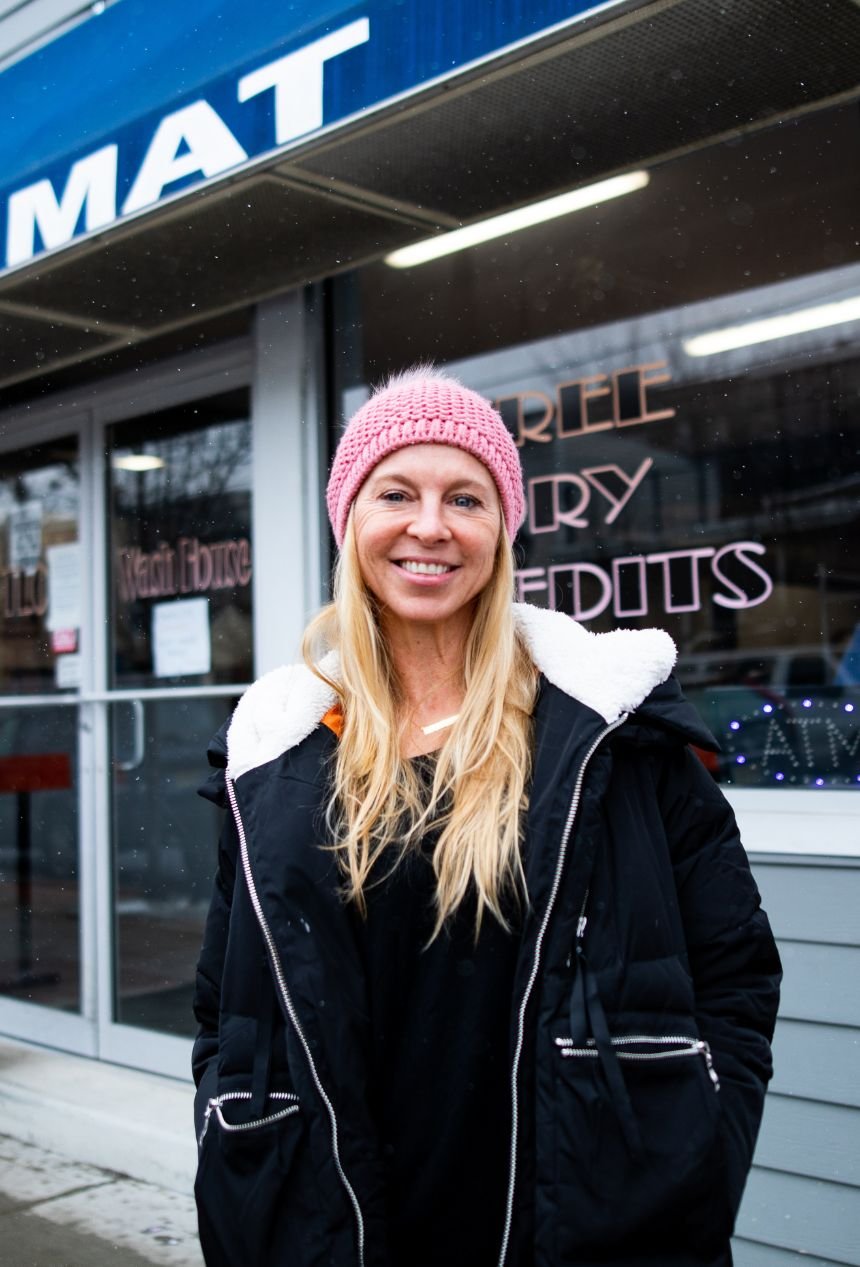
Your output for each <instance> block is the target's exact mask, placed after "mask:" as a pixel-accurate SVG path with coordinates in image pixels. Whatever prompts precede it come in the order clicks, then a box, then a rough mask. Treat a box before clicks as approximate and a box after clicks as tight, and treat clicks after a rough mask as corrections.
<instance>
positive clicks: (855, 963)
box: [779, 930, 860, 1025]
mask: <svg viewBox="0 0 860 1267" xmlns="http://www.w3.org/2000/svg"><path fill="white" fill-rule="evenodd" d="M823 939H824V930H822V940H823ZM779 953H780V955H781V956H782V964H783V968H784V970H785V977H784V980H783V983H782V1001H781V1003H780V1008H779V1014H780V1016H781V1017H784V1018H785V1019H786V1020H794V1021H801V1020H802V1021H822V1022H824V1023H826V1024H828V1025H857V1024H858V1023H860V949H858V948H856V947H853V946H821V945H815V944H814V943H811V942H785V941H781V942H780V945H779Z"/></svg>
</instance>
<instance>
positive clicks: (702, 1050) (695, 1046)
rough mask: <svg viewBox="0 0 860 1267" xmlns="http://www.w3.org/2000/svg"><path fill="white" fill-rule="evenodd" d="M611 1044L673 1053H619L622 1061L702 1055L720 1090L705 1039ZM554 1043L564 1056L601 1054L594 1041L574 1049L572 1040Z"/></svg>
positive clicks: (629, 1039) (624, 1039)
mask: <svg viewBox="0 0 860 1267" xmlns="http://www.w3.org/2000/svg"><path fill="white" fill-rule="evenodd" d="M609 1041H610V1043H611V1044H612V1046H613V1047H619V1048H623V1047H625V1046H627V1045H633V1044H647V1043H650V1044H652V1045H654V1046H660V1047H667V1048H671V1049H672V1050H670V1051H619V1052H618V1053H617V1054H618V1059H619V1060H674V1059H678V1058H679V1057H683V1056H701V1057H702V1058H703V1059H704V1061H705V1067H706V1069H707V1071H708V1077H709V1078H710V1079H711V1082H712V1083H713V1086H714V1090H715V1091H719V1089H720V1079H719V1077H718V1075H717V1071H716V1069H715V1068H714V1058H713V1056H712V1055H711V1049H710V1047H709V1045H708V1044H707V1043H706V1042H705V1040H704V1039H703V1038H690V1037H688V1036H687V1035H686V1034H684V1035H664V1034H624V1035H621V1036H620V1037H618V1038H611V1039H610V1040H609ZM555 1044H556V1046H557V1047H558V1049H559V1051H560V1053H561V1055H562V1056H591V1057H594V1058H595V1059H596V1058H597V1056H598V1055H599V1052H598V1050H597V1043H596V1041H595V1040H594V1039H593V1038H589V1039H587V1040H586V1046H585V1047H575V1046H574V1043H573V1039H572V1038H556V1040H555Z"/></svg>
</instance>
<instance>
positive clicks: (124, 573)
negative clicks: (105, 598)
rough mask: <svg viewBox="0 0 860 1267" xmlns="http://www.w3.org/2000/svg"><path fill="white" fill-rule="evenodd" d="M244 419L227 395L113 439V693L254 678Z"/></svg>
mask: <svg viewBox="0 0 860 1267" xmlns="http://www.w3.org/2000/svg"><path fill="white" fill-rule="evenodd" d="M248 410H249V404H248V393H247V392H246V391H235V392H231V393H229V394H225V395H223V396H218V397H213V398H211V399H207V400H204V401H198V402H195V403H194V404H193V405H185V406H181V407H177V408H174V409H170V410H165V411H163V412H160V413H156V414H149V415H147V416H146V417H144V418H140V419H135V420H133V421H131V422H125V423H122V424H118V425H116V426H114V427H112V428H111V430H110V446H109V453H108V464H109V498H110V509H111V523H110V542H111V557H110V570H111V597H112V604H113V621H112V631H113V681H114V685H116V686H122V687H127V686H138V685H147V686H156V685H161V686H167V685H174V686H178V685H182V684H186V683H187V684H193V685H202V684H206V683H213V682H224V683H226V682H241V681H247V680H249V679H250V678H251V677H252V676H253V674H252V653H253V634H252V625H251V575H252V565H251V425H250V422H249V419H248Z"/></svg>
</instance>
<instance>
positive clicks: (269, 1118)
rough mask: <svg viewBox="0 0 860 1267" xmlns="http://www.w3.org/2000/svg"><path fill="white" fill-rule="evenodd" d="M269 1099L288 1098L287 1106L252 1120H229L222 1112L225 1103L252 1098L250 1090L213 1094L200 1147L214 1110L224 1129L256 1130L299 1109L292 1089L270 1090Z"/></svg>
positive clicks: (207, 1109)
mask: <svg viewBox="0 0 860 1267" xmlns="http://www.w3.org/2000/svg"><path fill="white" fill-rule="evenodd" d="M267 1098H268V1099H269V1100H286V1101H287V1107H286V1108H285V1109H278V1111H277V1112H276V1113H267V1114H266V1116H265V1117H257V1118H254V1120H253V1121H252V1122H228V1121H227V1119H226V1118H225V1117H224V1114H223V1113H222V1112H221V1109H222V1108H223V1106H224V1105H225V1104H229V1103H230V1102H231V1101H232V1100H250V1099H251V1092H250V1091H224V1092H222V1094H221V1095H213V1096H212V1098H211V1099H210V1100H209V1101H208V1102H207V1104H206V1113H205V1114H204V1117H203V1129H202V1130H201V1132H200V1137H199V1139H198V1140H197V1144H198V1147H201V1146H202V1144H203V1141H204V1139H205V1138H206V1132H207V1131H208V1129H209V1119H210V1118H211V1116H212V1114H213V1112H214V1114H215V1116H216V1117H217V1119H218V1124H219V1126H220V1127H221V1130H222V1131H228V1132H229V1131H256V1130H258V1129H259V1128H260V1127H261V1126H271V1125H272V1123H273V1122H280V1121H281V1119H282V1118H285V1117H290V1115H291V1114H293V1113H298V1111H299V1097H298V1096H297V1095H293V1093H292V1092H291V1091H270V1092H269V1095H268V1097H267Z"/></svg>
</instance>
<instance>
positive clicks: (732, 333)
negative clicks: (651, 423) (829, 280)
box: [683, 295, 860, 356]
mask: <svg viewBox="0 0 860 1267" xmlns="http://www.w3.org/2000/svg"><path fill="white" fill-rule="evenodd" d="M843 321H860V295H854V296H852V298H851V299H840V300H838V301H837V302H836V303H833V304H818V305H816V307H814V308H800V309H799V310H798V311H797V312H784V313H780V314H779V316H777V317H764V318H763V319H762V320H761V321H748V322H747V323H746V324H745V325H742V326H726V328H725V329H724V330H711V331H709V333H708V334H697V335H695V336H694V337H693V338H692V339H685V340H684V342H683V348H684V351H685V352H686V353H687V356H714V355H715V354H716V353H717V352H729V351H730V350H731V349H732V348H745V347H748V346H749V344H751V343H767V342H768V341H769V340H770V339H785V338H787V337H788V335H790V334H804V333H805V332H806V331H807V330H823V329H824V327H825V326H838V325H840V324H841V323H842V322H843Z"/></svg>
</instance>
